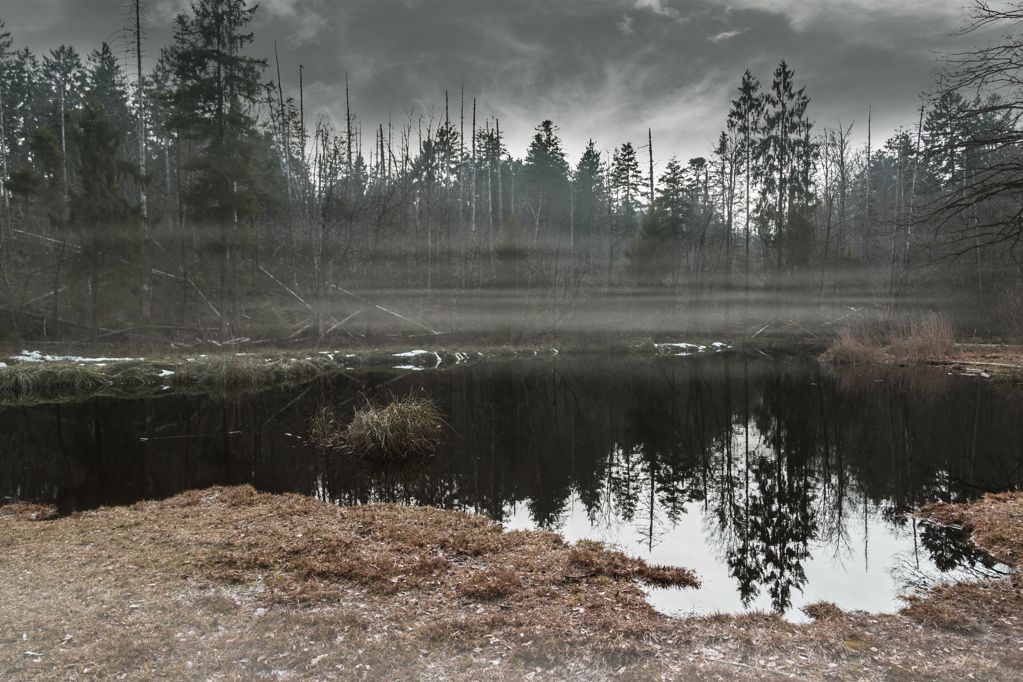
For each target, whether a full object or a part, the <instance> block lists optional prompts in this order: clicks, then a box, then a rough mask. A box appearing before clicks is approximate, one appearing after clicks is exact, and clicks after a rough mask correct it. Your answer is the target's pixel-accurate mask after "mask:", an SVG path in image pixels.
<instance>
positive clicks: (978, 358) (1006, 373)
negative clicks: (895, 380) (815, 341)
mask: <svg viewBox="0 0 1023 682" xmlns="http://www.w3.org/2000/svg"><path fill="white" fill-rule="evenodd" d="M820 359H821V361H823V362H825V363H827V364H832V365H879V364H892V365H945V366H949V367H951V368H952V369H954V370H955V371H957V372H959V373H961V374H972V375H977V376H982V377H984V378H993V379H995V380H997V381H1001V382H1005V383H1023V345H1008V344H981V343H973V344H969V343H960V342H959V340H958V339H957V336H956V331H955V328H954V327H953V325H952V323H951V322H950V321H949V320H948V319H947V318H945V317H943V316H941V315H937V314H931V315H925V316H923V317H919V318H916V319H913V320H911V321H910V322H909V323H907V324H902V325H898V326H894V327H890V328H881V327H876V326H865V325H863V326H851V327H847V328H845V329H842V330H841V331H839V332H838V334H837V336H835V337H834V338H833V339H832V340H831V342H830V343H829V344H828V345H827V347H826V348H825V350H824V352H823V353H822V354H821V355H820Z"/></svg>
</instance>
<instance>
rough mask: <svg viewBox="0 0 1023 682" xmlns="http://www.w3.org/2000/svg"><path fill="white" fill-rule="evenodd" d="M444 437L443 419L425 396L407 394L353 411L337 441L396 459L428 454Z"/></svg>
mask: <svg viewBox="0 0 1023 682" xmlns="http://www.w3.org/2000/svg"><path fill="white" fill-rule="evenodd" d="M443 438H444V419H443V418H442V416H441V413H440V410H439V409H437V406H436V405H435V404H434V403H433V401H432V400H430V399H429V398H422V397H415V396H408V397H406V398H401V399H397V400H393V401H391V402H390V403H388V404H387V405H375V404H372V403H367V404H366V406H365V407H363V408H362V409H359V410H356V411H355V415H354V416H353V417H352V421H351V422H350V423H349V424H348V426H347V427H345V430H344V432H343V433H342V434H341V440H342V441H343V442H344V443H345V444H346V445H347V446H348V447H350V448H351V450H352V452H353V453H355V454H357V455H361V456H365V457H370V458H373V459H379V460H385V461H396V460H402V459H405V458H407V457H418V456H422V455H428V454H432V453H433V452H434V451H435V450H436V449H437V447H438V446H439V445H440V444H441V442H442V441H443Z"/></svg>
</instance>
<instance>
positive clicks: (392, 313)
mask: <svg viewBox="0 0 1023 682" xmlns="http://www.w3.org/2000/svg"><path fill="white" fill-rule="evenodd" d="M330 286H332V287H334V288H335V289H337V290H338V291H340V292H341V293H342V294H345V295H346V296H351V297H352V298H354V299H355V300H357V301H362V302H363V303H365V304H367V305H371V306H373V307H374V308H376V309H377V310H382V311H383V312H385V313H387V314H388V315H394V316H395V317H397V318H398V319H399V320H404V321H405V322H408V323H409V324H414V325H416V326H417V327H420V328H422V329H425V330H426V331H428V332H430V333H431V334H433V335H435V336H440V334H441V332H439V331H437V330H436V329H432V328H430V327H427V326H426V325H425V324H423V323H422V322H416V321H415V320H410V319H409V318H407V317H405V316H404V315H402V314H401V313H396V312H394V311H393V310H389V309H387V308H385V307H383V306H382V305H377V304H376V303H374V302H373V301H370V300H368V299H365V298H363V297H362V296H359V295H358V294H355V293H352V292H351V291H348V290H347V289H343V288H341V287H339V286H338V285H336V284H333V283H331V285H330Z"/></svg>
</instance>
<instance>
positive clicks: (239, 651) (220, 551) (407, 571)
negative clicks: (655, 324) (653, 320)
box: [0, 487, 1023, 680]
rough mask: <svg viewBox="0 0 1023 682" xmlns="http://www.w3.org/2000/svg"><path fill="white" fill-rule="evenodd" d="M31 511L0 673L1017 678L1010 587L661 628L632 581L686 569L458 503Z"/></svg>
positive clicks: (7, 610) (7, 577)
mask: <svg viewBox="0 0 1023 682" xmlns="http://www.w3.org/2000/svg"><path fill="white" fill-rule="evenodd" d="M7 509H8V511H11V510H12V509H15V507H13V506H9V507H8V508H7ZM24 510H25V511H28V508H24ZM0 513H2V512H0ZM32 518H33V514H32V513H28V514H23V513H20V512H19V513H10V514H8V515H6V516H0V545H2V546H3V547H4V552H3V553H2V554H0V622H2V623H4V625H5V626H4V627H3V628H0V678H3V679H19V680H20V679H81V678H88V679H93V678H100V679H113V678H126V679H153V678H162V679H197V678H200V679H211V678H214V679H256V678H265V677H288V678H296V679H317V680H319V679H346V680H347V679H430V680H433V679H437V680H441V679H446V680H480V679H493V680H522V679H558V680H561V679H612V678H613V679H637V680H639V679H644V680H645V679H706V678H712V679H757V680H760V679H770V680H773V679H779V678H788V679H821V678H825V677H828V678H837V679H864V678H866V679H884V678H886V677H893V678H896V679H931V678H934V679H944V678H948V677H967V676H969V675H974V676H976V677H980V678H985V679H1012V678H1013V677H1015V676H1016V675H1017V674H1018V667H1017V664H1018V662H1019V658H1018V657H1017V656H1014V655H1011V652H1015V651H1016V649H1017V648H1018V646H1019V644H1018V642H1019V640H1020V639H1021V635H1023V629H1021V627H1020V623H1019V618H1020V614H1021V609H1023V607H1021V605H1020V603H1019V597H1018V594H1019V592H1018V590H1016V588H1014V587H1013V586H1012V585H1011V584H1010V583H1009V581H990V582H987V583H977V584H976V586H975V587H969V588H968V589H967V588H963V587H960V588H958V589H956V588H948V590H947V591H946V592H936V593H935V594H934V595H928V596H926V597H923V598H922V599H921V603H926V602H927V600H931V599H938V600H940V604H941V606H942V607H948V608H951V609H955V610H957V611H958V612H959V615H960V616H961V617H962V619H964V620H965V621H968V622H969V623H970V624H971V626H970V630H969V632H968V633H966V634H964V633H963V632H961V631H956V630H950V629H947V628H944V627H935V626H934V625H939V621H938V619H933V618H932V621H931V622H932V625H927V624H923V623H924V620H925V619H924V618H923V617H920V614H916V616H917V617H914V614H912V613H910V614H906V615H871V614H858V613H848V614H845V615H844V616H839V612H838V611H837V609H833V608H829V607H828V606H826V605H818V607H817V608H813V609H811V611H813V612H814V613H815V614H816V616H815V617H817V618H818V620H817V621H816V622H815V623H814V624H811V625H796V624H792V623H787V622H785V621H783V620H781V619H780V618H779V617H778V616H776V615H771V614H750V615H746V616H738V617H736V616H713V617H703V618H687V619H671V618H667V617H665V616H662V615H660V614H657V613H656V612H654V611H653V610H652V609H651V608H650V606H649V605H648V604H647V602H646V601H645V599H644V596H643V593H642V591H641V590H640V588H639V587H638V586H637V584H636V581H637V579H642V580H646V581H648V582H653V583H665V582H669V583H670V582H676V583H677V582H680V581H681V578H682V577H683V576H684V575H685V574H684V573H679V574H674V573H673V572H672V571H673V570H674V569H669V572H668V574H666V575H659V574H658V573H657V571H656V569H649V570H647V569H644V568H643V565H642V564H641V563H640V562H636V561H635V560H631V559H629V558H628V557H624V555H621V554H620V553H616V552H609V551H607V549H606V548H604V547H603V546H601V545H599V544H596V543H580V544H577V545H571V544H568V543H566V542H565V541H564V540H563V539H562V538H561V537H560V536H558V535H556V534H553V533H546V532H537V531H515V532H505V531H503V529H502V528H501V527H500V526H499V525H498V524H495V523H494V522H492V521H489V520H487V519H483V518H480V517H476V516H471V515H466V514H461V513H457V512H448V511H442V510H438V509H430V508H407V507H398V506H391V505H383V506H368V507H358V508H338V507H334V506H332V505H329V504H325V503H321V502H318V501H316V500H313V499H309V498H305V497H301V496H297V495H279V496H275V495H264V494H259V493H256V492H255V491H254V490H252V489H251V488H248V487H241V488H213V489H209V490H204V491H196V492H190V493H186V494H183V495H179V496H178V497H175V498H172V499H169V500H166V501H162V502H146V503H140V504H137V505H133V506H131V507H120V508H107V509H100V510H96V511H93V512H85V513H81V514H75V515H73V516H70V517H63V518H58V519H54V520H50V521H40V520H32ZM36 518H38V516H37V517H36ZM690 575H691V574H690ZM938 608H941V607H938ZM26 652H28V653H26Z"/></svg>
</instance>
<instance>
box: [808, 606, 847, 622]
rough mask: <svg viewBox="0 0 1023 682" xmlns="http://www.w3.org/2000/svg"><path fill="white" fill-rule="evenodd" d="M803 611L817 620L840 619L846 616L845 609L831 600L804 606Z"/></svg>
mask: <svg viewBox="0 0 1023 682" xmlns="http://www.w3.org/2000/svg"><path fill="white" fill-rule="evenodd" d="M803 613H805V614H806V615H808V616H810V618H813V619H814V620H815V621H838V620H843V619H844V618H845V611H843V610H842V609H840V608H839V607H838V606H837V605H836V604H834V603H832V602H829V601H818V602H814V603H813V604H807V605H806V606H804V607H803Z"/></svg>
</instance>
